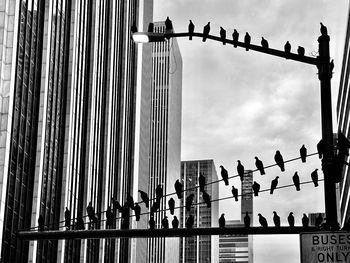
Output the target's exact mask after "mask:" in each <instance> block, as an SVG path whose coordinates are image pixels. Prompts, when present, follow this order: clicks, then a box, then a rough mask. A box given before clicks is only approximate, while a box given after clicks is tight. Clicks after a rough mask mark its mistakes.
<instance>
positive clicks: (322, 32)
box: [320, 23, 328, 36]
mask: <svg viewBox="0 0 350 263" xmlns="http://www.w3.org/2000/svg"><path fill="white" fill-rule="evenodd" d="M320 24H321V29H320V31H321V35H322V36H327V35H328V32H327V27H326V26H324V25H323V24H322V23H320Z"/></svg>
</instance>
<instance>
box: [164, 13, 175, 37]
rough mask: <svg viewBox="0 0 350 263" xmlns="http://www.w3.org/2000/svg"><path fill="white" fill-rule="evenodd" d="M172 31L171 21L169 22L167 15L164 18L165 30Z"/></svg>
mask: <svg viewBox="0 0 350 263" xmlns="http://www.w3.org/2000/svg"><path fill="white" fill-rule="evenodd" d="M172 31H173V23H172V22H171V20H170V19H169V17H168V16H167V18H166V19H165V32H166V33H171V32H172Z"/></svg>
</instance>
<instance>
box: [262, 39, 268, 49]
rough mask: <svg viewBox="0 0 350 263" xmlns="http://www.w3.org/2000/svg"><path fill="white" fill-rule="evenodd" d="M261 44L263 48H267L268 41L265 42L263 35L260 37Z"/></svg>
mask: <svg viewBox="0 0 350 263" xmlns="http://www.w3.org/2000/svg"><path fill="white" fill-rule="evenodd" d="M261 46H262V47H263V48H265V49H268V48H269V42H267V40H266V39H265V38H264V37H262V38H261Z"/></svg>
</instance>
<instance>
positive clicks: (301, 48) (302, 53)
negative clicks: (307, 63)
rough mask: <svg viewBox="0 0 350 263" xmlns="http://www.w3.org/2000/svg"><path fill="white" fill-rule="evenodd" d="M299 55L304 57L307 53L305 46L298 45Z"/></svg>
mask: <svg viewBox="0 0 350 263" xmlns="http://www.w3.org/2000/svg"><path fill="white" fill-rule="evenodd" d="M297 51H298V55H299V56H301V57H303V56H304V55H305V48H303V47H301V46H298V50H297Z"/></svg>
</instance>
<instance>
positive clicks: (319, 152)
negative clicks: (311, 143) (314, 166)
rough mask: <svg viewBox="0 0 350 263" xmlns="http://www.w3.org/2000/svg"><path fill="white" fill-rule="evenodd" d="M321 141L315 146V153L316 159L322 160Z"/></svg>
mask: <svg viewBox="0 0 350 263" xmlns="http://www.w3.org/2000/svg"><path fill="white" fill-rule="evenodd" d="M323 148H324V146H323V140H322V139H321V140H320V141H319V142H318V144H317V153H318V158H319V159H322V155H323V151H324V150H323Z"/></svg>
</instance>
